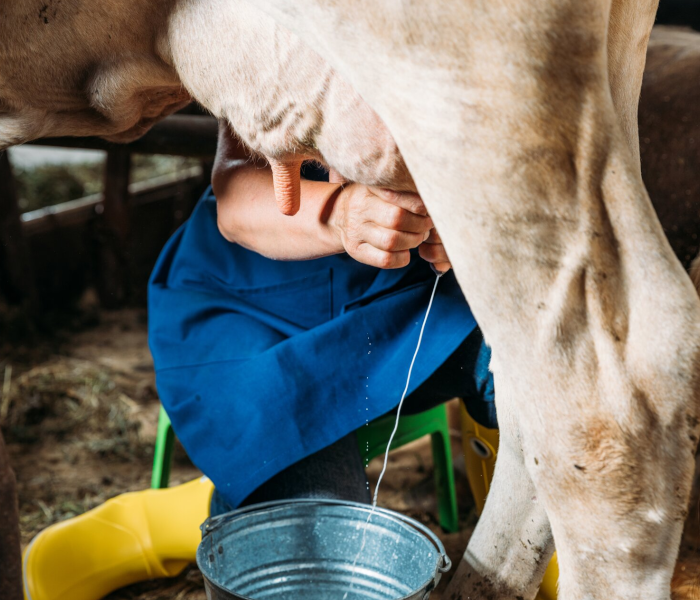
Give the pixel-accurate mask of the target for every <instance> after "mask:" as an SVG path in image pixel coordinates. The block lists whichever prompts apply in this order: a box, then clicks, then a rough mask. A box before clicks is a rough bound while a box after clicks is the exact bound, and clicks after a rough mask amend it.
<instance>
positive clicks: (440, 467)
mask: <svg viewBox="0 0 700 600" xmlns="http://www.w3.org/2000/svg"><path fill="white" fill-rule="evenodd" d="M430 439H431V442H432V446H433V468H434V471H435V490H436V493H437V500H438V514H439V517H440V526H441V527H442V528H443V529H444V530H445V531H446V532H447V533H455V532H457V531H459V515H458V511H457V492H456V490H455V477H454V469H453V467H452V449H451V448H450V433H449V428H448V424H447V418H445V424H444V427H442V428H441V429H440V430H439V431H436V432H435V433H433V434H431V436H430Z"/></svg>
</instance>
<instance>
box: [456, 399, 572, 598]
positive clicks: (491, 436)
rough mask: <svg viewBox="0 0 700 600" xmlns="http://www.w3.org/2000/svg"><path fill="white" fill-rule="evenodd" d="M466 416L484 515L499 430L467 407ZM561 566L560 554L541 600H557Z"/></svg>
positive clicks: (471, 471) (473, 482) (468, 452)
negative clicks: (479, 419) (474, 416)
mask: <svg viewBox="0 0 700 600" xmlns="http://www.w3.org/2000/svg"><path fill="white" fill-rule="evenodd" d="M460 410H461V412H462V446H463V448H464V462H465V464H466V468H467V479H468V480H469V487H470V488H471V490H472V495H473V496H474V503H475V504H476V512H477V514H481V511H482V510H483V509H484V504H485V503H486V495H487V494H488V493H489V487H490V485H491V480H492V479H493V469H494V466H495V465H496V453H497V452H498V429H489V428H487V427H483V426H482V425H479V424H478V423H477V422H476V421H475V420H474V419H472V418H471V417H470V416H469V413H468V412H467V410H466V408H464V404H460ZM558 580H559V566H558V564H557V555H556V553H555V554H554V556H552V560H551V561H549V565H548V566H547V570H546V571H545V574H544V578H543V579H542V584H541V585H540V591H539V593H538V594H537V600H556V599H557V581H558Z"/></svg>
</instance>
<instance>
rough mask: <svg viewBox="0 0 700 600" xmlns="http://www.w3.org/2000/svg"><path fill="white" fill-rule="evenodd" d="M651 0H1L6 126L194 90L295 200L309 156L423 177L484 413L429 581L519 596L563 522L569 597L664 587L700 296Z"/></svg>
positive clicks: (683, 491) (105, 122) (623, 595)
mask: <svg viewBox="0 0 700 600" xmlns="http://www.w3.org/2000/svg"><path fill="white" fill-rule="evenodd" d="M656 2H657V0H638V1H636V2H633V1H632V0H612V1H611V2H608V1H606V0H530V1H528V2H525V1H523V0H489V1H488V2H486V1H483V0H471V1H469V2H458V1H457V0H442V1H438V0H427V1H424V2H411V1H410V0H403V1H396V2H382V3H377V2H370V1H369V0H355V1H353V2H339V1H337V0H306V1H303V2H302V1H297V2H288V1H286V0H256V2H255V3H253V2H244V1H236V0H228V1H224V0H220V1H219V0H150V1H147V0H128V1H122V2H116V1H115V0H109V1H105V2H102V3H91V2H87V1H86V0H41V1H39V2H36V1H34V0H18V1H17V2H12V3H3V4H2V5H0V147H3V146H8V145H11V144H16V143H21V142H23V141H27V140H29V139H32V138H36V137H40V136H46V135H66V134H72V135H102V136H104V137H107V138H108V139H113V140H126V139H131V138H132V137H134V136H137V135H139V134H140V133H142V132H143V131H144V130H145V129H146V128H147V127H148V126H150V124H152V123H153V122H154V121H155V120H157V119H158V118H161V117H162V116H164V115H166V114H169V113H170V112H172V111H174V110H176V109H177V108H178V107H179V106H181V105H182V104H183V103H185V102H187V101H188V100H189V98H190V97H193V98H195V99H197V100H198V101H199V102H201V103H202V104H203V105H204V106H205V107H206V108H208V109H209V110H210V111H211V112H212V113H213V114H215V115H216V116H218V117H220V118H224V119H227V120H228V121H229V123H230V124H231V125H232V126H233V128H234V129H235V130H236V131H237V132H238V133H239V134H240V136H241V137H242V139H243V140H244V141H245V142H246V143H247V144H248V145H249V146H250V147H251V148H252V149H253V150H254V151H256V152H258V153H260V154H262V155H263V156H266V157H267V158H269V159H270V162H271V164H272V166H273V173H274V176H275V186H276V192H277V194H278V200H279V203H280V207H281V209H282V210H283V212H285V213H287V214H293V213H294V212H295V211H296V210H297V209H298V204H299V194H298V166H299V163H300V160H304V159H308V158H312V159H316V160H321V161H323V162H324V163H325V164H326V165H328V166H329V167H332V168H333V169H334V170H335V171H337V172H338V173H339V176H340V177H343V178H346V179H350V180H356V181H360V182H362V183H368V184H374V185H384V186H388V187H394V188H396V189H414V187H415V189H417V190H418V191H419V192H420V194H421V196H422V198H423V199H424V201H425V203H426V206H427V208H428V210H429V211H430V214H431V216H432V218H433V220H434V222H435V224H436V227H437V229H438V230H439V232H440V235H441V237H442V239H443V241H444V243H445V247H446V249H447V251H448V253H449V255H450V258H451V261H452V264H453V266H454V269H455V273H456V275H457V278H458V281H459V283H460V285H461V287H462V289H463V291H464V292H465V295H466V296H467V299H468V300H469V303H470V305H471V307H472V309H473V312H474V314H475V316H476V318H477V320H478V321H479V323H480V325H481V327H482V331H483V332H484V335H485V337H486V340H487V342H488V343H489V344H490V345H491V347H492V351H493V360H492V369H493V371H494V374H495V377H496V382H497V383H496V391H497V408H498V413H499V422H500V426H501V442H500V450H499V459H498V463H497V466H496V473H495V477H494V482H493V487H492V490H491V493H490V495H489V500H488V503H487V506H486V509H485V511H484V514H483V515H482V518H481V520H480V522H479V524H478V526H477V528H476V530H475V533H474V535H473V537H472V539H471V541H470V543H469V547H468V548H467V550H466V552H465V555H464V558H463V560H462V561H461V562H460V565H459V568H458V570H457V573H456V575H455V577H454V579H453V581H452V583H451V585H450V588H449V589H448V591H447V597H448V598H450V599H451V600H466V599H467V598H489V599H493V600H501V599H511V600H512V599H516V600H517V599H518V598H533V597H534V595H535V592H536V589H537V586H538V584H539V580H540V578H541V576H542V573H543V570H544V567H545V565H546V563H547V562H548V559H549V557H550V556H551V553H552V551H553V545H554V541H556V547H557V551H558V556H559V563H560V566H561V578H560V594H561V597H562V598H564V599H565V600H579V599H581V600H582V599H584V598H603V597H605V598H611V599H612V598H615V599H627V598H630V599H631V598H639V597H642V596H644V597H646V598H650V599H659V600H667V599H668V598H669V594H670V580H671V576H672V573H673V565H674V563H675V560H676V557H677V554H678V545H679V541H680V535H681V530H682V526H683V521H684V518H685V515H686V513H687V506H688V498H689V493H690V489H691V483H692V474H693V455H694V452H695V448H696V445H697V440H698V435H699V434H700V431H699V430H700V414H698V412H699V410H698V409H699V406H698V400H699V398H698V393H699V391H700V389H699V385H700V382H699V381H698V376H699V375H700V335H699V334H700V301H699V300H698V297H697V295H696V293H695V290H694V288H693V286H692V283H691V281H690V279H689V277H688V275H687V274H686V273H685V271H684V270H683V268H682V266H681V264H680V262H679V261H678V260H677V259H676V257H675V256H674V255H673V252H672V250H671V248H670V246H669V244H668V241H667V239H666V238H665V236H664V234H663V231H662V229H661V226H660V224H659V222H658V219H657V217H656V215H655V213H654V211H653V208H652V206H651V204H650V202H649V198H648V195H647V193H646V191H645V188H644V185H643V183H642V179H641V174H640V168H639V144H638V139H637V125H636V123H637V119H636V116H637V100H638V96H639V90H640V85H641V79H642V73H643V69H644V60H645V51H646V46H647V42H648V38H649V33H650V30H651V26H652V24H653V20H654V14H655V10H656ZM260 11H264V13H263V12H260ZM265 15H268V16H267V17H266V16H265ZM229 27H230V28H231V29H229ZM255 32H259V34H260V37H258V36H257V35H255ZM265 57H267V59H265ZM320 57H323V58H320ZM265 60H269V62H265ZM253 61H254V62H253ZM253 64H254V65H255V68H253V66H252V65H253ZM307 67H308V68H307ZM261 84H262V85H261ZM368 132H370V133H368Z"/></svg>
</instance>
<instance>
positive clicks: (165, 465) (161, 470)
mask: <svg viewBox="0 0 700 600" xmlns="http://www.w3.org/2000/svg"><path fill="white" fill-rule="evenodd" d="M174 445H175V432H174V431H173V427H172V425H171V424H170V417H168V413H166V412H165V409H164V408H163V407H162V406H161V407H160V414H159V415H158V433H157V434H156V447H155V451H154V453H153V474H152V475H151V487H152V488H153V489H162V488H167V487H168V483H170V467H171V466H172V463H173V447H174Z"/></svg>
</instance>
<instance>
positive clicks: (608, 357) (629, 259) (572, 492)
mask: <svg viewBox="0 0 700 600" xmlns="http://www.w3.org/2000/svg"><path fill="white" fill-rule="evenodd" d="M535 4H536V5H538V6H539V9H540V13H539V15H537V16H534V15H533V19H532V21H529V23H528V24H526V22H525V21H523V20H519V19H517V17H516V18H515V21H516V22H515V23H510V24H509V25H510V26H511V28H510V30H509V31H508V34H507V36H506V34H505V33H504V34H503V35H504V37H503V38H501V39H509V40H511V42H513V46H511V47H510V48H509V51H510V52H511V53H512V54H513V55H517V56H521V57H527V59H526V60H525V61H523V62H520V63H519V67H520V68H521V69H522V71H521V72H519V73H517V74H514V73H513V72H512V71H509V76H510V79H508V77H502V78H501V80H500V81H495V80H494V81H493V89H491V90H490V91H491V92H492V93H490V94H487V97H488V98H489V99H490V101H491V102H493V105H492V106H491V107H488V106H486V105H482V104H481V103H480V100H479V96H478V95H476V94H472V95H469V96H467V97H468V98H469V99H470V101H471V102H472V106H473V108H474V113H475V115H478V117H479V120H477V119H475V120H474V134H473V136H472V137H471V138H470V139H469V143H467V144H465V148H467V157H466V160H465V164H464V168H465V170H472V171H473V172H474V173H478V174H480V176H481V177H482V178H483V179H482V180H483V181H486V182H488V183H487V184H485V185H484V184H483V183H480V182H474V181H469V182H468V183H466V182H465V189H466V190H469V194H468V195H469V197H470V200H473V199H475V201H474V200H473V202H472V204H471V205H470V206H469V207H468V208H464V209H462V210H461V212H460V209H459V208H458V207H459V204H458V203H456V202H454V203H442V204H440V203H435V204H432V205H431V203H430V198H429V194H424V196H425V197H426V202H427V204H428V208H429V210H430V211H431V215H432V216H433V218H434V220H435V222H436V224H437V227H438V229H439V231H440V232H441V235H442V237H443V240H444V241H445V244H446V247H447V249H448V252H449V253H450V256H451V258H452V261H453V263H454V264H455V270H456V273H457V276H458V278H459V280H460V283H461V284H462V286H463V288H464V290H465V292H466V294H467V297H468V299H469V301H470V303H471V305H472V307H473V308H474V312H475V314H476V316H477V318H478V319H479V322H480V325H481V326H482V329H483V331H484V334H485V336H486V339H487V341H488V342H489V343H490V344H491V345H492V348H493V366H494V373H495V376H496V380H497V382H498V386H499V397H500V398H502V397H503V395H504V394H505V397H506V398H511V399H512V402H513V412H514V415H515V417H516V419H517V421H518V424H519V427H520V432H521V440H522V448H523V453H524V464H525V466H526V468H527V470H528V471H529V474H530V476H531V478H532V481H533V482H534V486H535V489H536V491H537V494H536V496H537V499H538V501H539V502H542V503H543V505H544V507H545V509H546V511H547V516H548V517H549V522H550V524H551V527H552V531H553V534H554V539H555V541H556V545H557V551H558V556H559V564H560V572H561V578H560V597H561V598H562V599H565V600H572V599H577V600H578V599H581V600H582V599H588V598H591V599H593V598H606V599H608V600H612V599H619V600H622V599H629V600H632V599H635V600H636V599H638V598H642V597H644V598H648V599H659V600H663V599H667V598H669V595H670V580H671V576H672V573H673V566H674V563H675V560H676V556H677V552H678V545H679V541H680V535H681V530H682V526H683V521H684V518H685V515H686V511H687V503H688V494H689V489H690V483H691V477H692V473H693V453H694V451H695V447H696V444H697V439H698V417H699V415H698V391H699V385H698V384H699V379H698V374H699V373H698V371H699V367H700V304H699V303H698V299H697V296H696V294H695V291H694V289H693V287H692V285H691V283H690V280H689V279H688V277H687V275H686V274H685V273H684V272H683V270H682V268H681V266H680V264H679V263H678V261H677V260H676V258H675V257H674V256H673V253H672V251H671V249H670V247H669V245H668V243H667V241H666V239H665V237H664V235H663V232H662V230H661V228H660V226H659V223H658V220H657V218H656V215H655V214H654V211H653V209H652V207H651V204H650V202H649V200H648V197H647V195H646V192H645V190H644V187H643V185H642V182H641V177H640V175H639V168H638V165H637V164H636V162H635V153H634V149H633V148H632V150H631V148H630V137H631V133H633V132H630V131H629V130H628V128H627V127H621V120H620V118H619V115H618V114H616V108H617V107H616V106H615V104H614V103H613V97H612V96H613V95H611V93H610V88H609V84H608V75H609V74H610V75H616V74H617V73H615V72H611V73H608V70H607V69H608V61H607V54H606V50H607V48H606V33H607V31H606V28H607V18H608V12H606V11H608V9H609V6H608V5H607V4H606V3H605V2H602V1H600V2H599V1H591V2H589V1H585V2H535ZM521 10H524V9H521ZM553 15H556V18H555V19H554V21H550V22H547V20H548V18H550V19H551V18H552V16H553ZM565 15H566V17H565ZM500 16H501V17H502V18H504V19H506V20H507V19H508V16H507V15H506V13H501V14H500ZM543 17H544V18H543ZM560 19H561V20H560ZM493 27H494V30H496V31H497V30H498V28H499V24H498V23H496V22H495V21H493ZM538 27H543V28H544V29H539V30H538ZM518 31H524V32H526V33H525V34H524V35H523V38H522V41H525V40H527V44H524V43H523V45H522V47H520V48H517V46H518V44H517V43H515V42H517V40H518V34H517V33H515V32H518ZM490 49H491V50H493V48H490ZM512 63H513V59H512V58H511V57H503V64H504V65H511V66H512ZM489 79H490V75H489V74H488V73H485V72H480V73H479V77H478V78H474V80H475V81H478V82H479V84H480V85H482V86H484V87H487V88H488V87H489V83H485V82H486V81H488V80H489ZM496 89H498V91H499V93H500V95H499V94H495V95H494V94H493V92H494V91H495V90H496ZM506 90H508V91H510V92H511V94H512V95H511V94H509V93H508V91H506ZM482 93H483V92H482ZM504 98H507V100H505V101H504ZM502 102H505V103H506V105H502V104H501V103H502ZM499 109H500V110H499ZM504 115H507V116H504ZM482 124H483V125H486V127H484V130H481V129H480V127H481V126H482ZM622 124H623V125H625V123H624V121H622ZM489 126H490V127H489ZM479 134H480V135H481V136H483V137H482V138H480V139H479V138H478V137H477V136H478V135H479ZM475 139H476V140H477V141H476V142H475V141H474V140H475ZM470 144H471V147H470ZM472 148H473V149H474V152H472ZM402 150H403V148H402ZM405 154H407V155H408V156H410V153H406V152H405ZM414 176H415V173H414ZM416 180H417V181H419V182H420V181H421V177H420V174H419V175H418V176H417V177H416ZM448 204H449V206H448ZM447 209H449V210H447ZM450 211H451V214H450ZM470 211H471V214H470ZM455 213H456V214H460V215H461V218H455V216H454V215H455ZM497 405H498V406H499V410H500V404H499V398H497ZM492 543H493V544H495V545H497V544H498V543H499V541H498V540H497V539H494V540H493V541H492ZM513 543H514V544H517V543H518V540H517V538H516V539H515V540H513ZM465 562H467V563H470V564H473V559H472V557H470V555H469V552H468V553H467V555H466V556H465ZM493 567H494V565H485V566H482V570H483V571H482V572H486V573H487V572H489V571H490V570H491V569H493ZM465 569H466V567H462V569H461V572H460V573H459V575H458V577H457V578H456V581H455V583H454V585H453V586H452V588H451V589H450V593H451V594H452V597H455V598H463V599H464V600H466V599H467V598H469V597H473V588H471V586H470V584H469V583H468V582H467V581H466V580H465V577H464V575H463V573H464V571H465ZM448 597H450V595H449V594H448ZM477 597H478V595H477Z"/></svg>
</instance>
